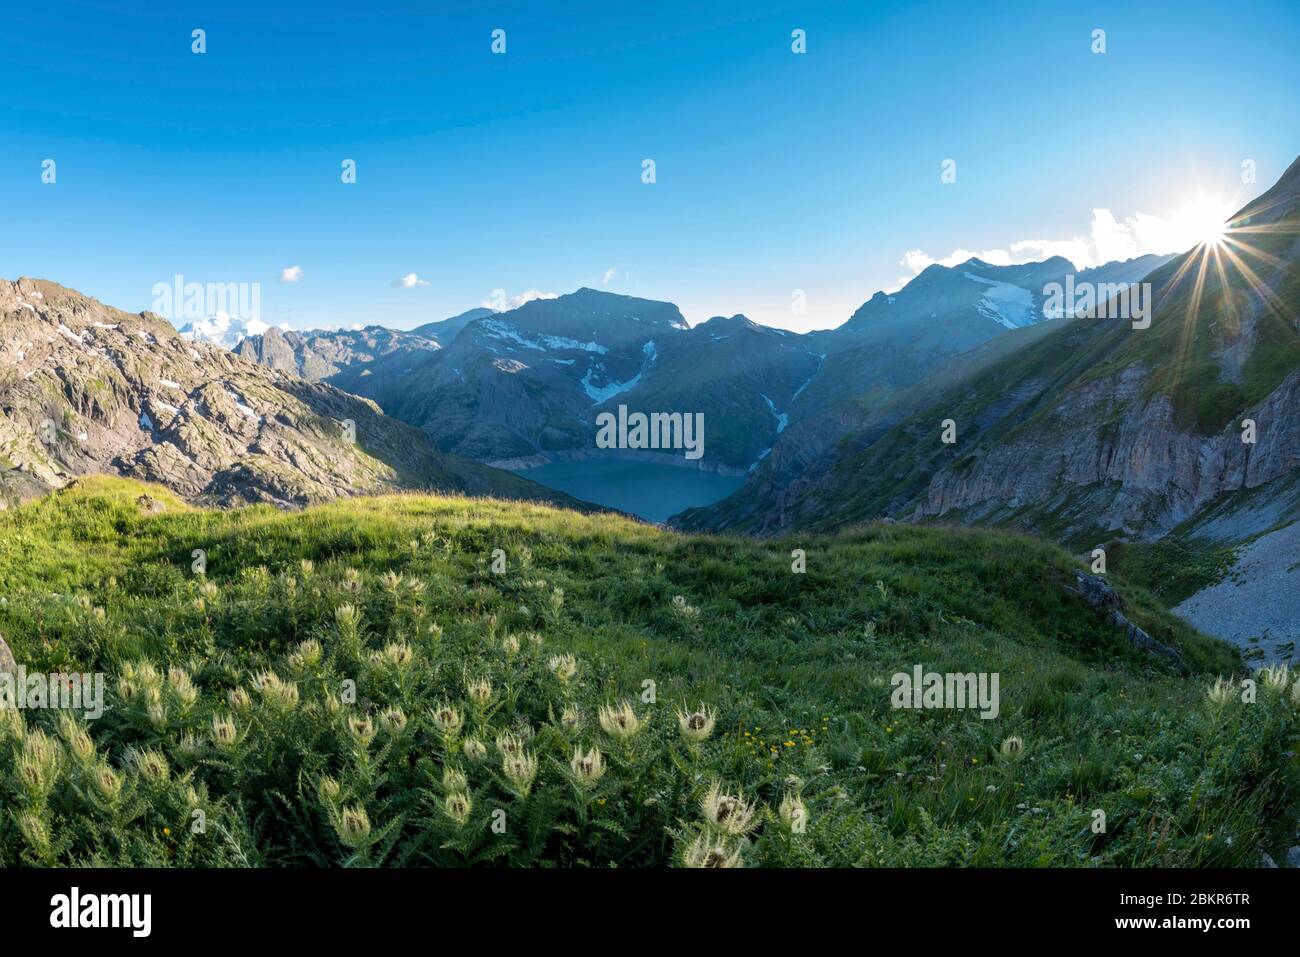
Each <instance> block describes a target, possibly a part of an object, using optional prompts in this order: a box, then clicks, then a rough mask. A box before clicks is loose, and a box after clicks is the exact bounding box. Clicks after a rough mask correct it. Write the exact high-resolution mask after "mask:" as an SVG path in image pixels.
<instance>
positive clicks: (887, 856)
mask: <svg viewBox="0 0 1300 957" xmlns="http://www.w3.org/2000/svg"><path fill="white" fill-rule="evenodd" d="M145 490H146V488H145V487H144V486H141V485H140V484H138V483H132V482H127V481H122V480H113V479H89V480H85V481H83V482H82V483H80V484H79V485H78V487H76V488H74V489H72V490H69V491H65V492H63V493H58V494H55V495H52V496H49V497H47V498H45V499H42V500H40V501H37V502H34V503H32V504H29V505H27V506H25V507H23V508H21V509H18V510H16V511H11V512H9V513H7V514H5V515H3V516H0V594H2V595H3V596H4V597H5V601H4V603H3V604H0V634H3V635H4V636H5V638H6V639H7V640H8V641H9V643H10V644H11V646H12V648H13V650H14V653H15V656H16V657H17V659H18V660H19V661H21V662H24V663H25V664H26V666H27V668H28V670H29V671H41V672H53V671H63V670H72V669H76V670H78V671H102V672H104V673H105V674H106V675H107V678H108V686H109V693H108V704H109V708H110V710H109V711H108V712H107V713H106V714H105V716H104V717H103V718H102V719H100V720H98V721H95V722H90V723H89V724H88V725H85V726H80V725H78V724H76V723H75V722H69V721H68V720H67V719H66V716H64V717H62V718H61V719H58V720H56V717H55V716H54V715H52V714H51V713H49V712H37V711H30V712H13V711H8V712H0V808H3V810H2V811H0V866H7V865H13V864H19V863H22V864H46V865H49V864H141V865H163V866H166V865H188V866H202V865H254V866H283V865H338V864H349V865H374V864H381V863H382V864H408V865H423V864H436V865H457V864H466V863H477V864H495V865H547V866H653V865H664V864H671V863H682V862H684V861H687V860H689V859H691V858H692V854H691V848H692V846H696V847H697V850H698V849H699V848H720V849H721V850H720V853H719V857H720V858H721V859H730V855H733V854H738V855H739V857H738V859H739V860H741V861H743V862H744V863H747V864H750V865H768V866H812V865H897V866H925V865H988V866H997V865H1003V864H1009V865H1026V866H1039V865H1065V866H1093V865H1121V866H1148V865H1150V866H1202V865H1224V866H1237V865H1247V866H1248V865H1252V864H1253V863H1255V861H1256V859H1257V857H1258V849H1259V848H1260V847H1261V846H1268V847H1272V848H1276V847H1278V846H1280V845H1281V844H1282V843H1283V842H1285V841H1287V840H1288V839H1289V838H1291V836H1292V835H1293V834H1294V830H1293V828H1294V820H1293V817H1292V814H1293V807H1292V804H1293V796H1294V793H1295V790H1294V789H1295V784H1296V781H1295V769H1294V767H1293V764H1292V762H1291V759H1289V758H1288V757H1287V754H1288V753H1289V752H1293V751H1294V750H1295V736H1296V730H1297V716H1296V708H1295V706H1294V704H1293V703H1292V702H1291V700H1290V696H1289V694H1288V693H1287V692H1286V691H1285V690H1283V691H1277V690H1267V689H1263V688H1261V690H1260V694H1259V699H1258V700H1257V701H1256V702H1255V703H1253V704H1244V703H1242V702H1241V701H1240V700H1238V698H1237V697H1236V696H1235V695H1234V696H1232V698H1231V700H1229V701H1226V702H1221V703H1219V704H1215V703H1213V702H1211V701H1210V700H1208V698H1207V695H1206V690H1207V687H1209V685H1210V683H1211V680H1212V676H1214V675H1218V674H1224V675H1227V674H1232V673H1242V672H1243V671H1244V669H1243V666H1242V663H1241V660H1240V658H1239V657H1238V656H1237V654H1236V652H1235V651H1233V650H1232V649H1231V648H1229V647H1228V646H1227V645H1224V644H1222V643H1220V642H1216V641H1213V640H1211V639H1208V638H1205V637H1204V636H1201V635H1198V634H1196V633H1195V632H1193V631H1192V630H1191V629H1190V628H1189V627H1188V626H1187V625H1185V624H1183V623H1181V622H1180V621H1178V620H1177V619H1175V618H1173V617H1172V616H1170V615H1169V614H1168V613H1167V612H1165V611H1164V610H1163V609H1161V608H1160V607H1159V606H1158V604H1157V602H1156V601H1155V600H1154V599H1153V598H1151V597H1150V596H1147V595H1146V594H1145V593H1142V592H1134V593H1132V594H1131V595H1130V596H1129V603H1128V614H1129V615H1130V616H1131V617H1132V618H1133V619H1134V620H1135V621H1137V622H1138V623H1139V624H1140V625H1141V626H1142V627H1143V628H1145V629H1146V630H1147V631H1149V632H1150V633H1151V634H1152V635H1153V636H1155V637H1157V638H1158V639H1160V640H1161V641H1165V642H1166V643H1169V644H1172V645H1175V646H1177V647H1178V648H1179V649H1180V650H1181V651H1182V653H1183V655H1184V657H1185V658H1186V660H1187V661H1188V662H1189V664H1190V666H1191V669H1192V671H1193V673H1192V674H1180V673H1176V672H1174V671H1172V670H1170V668H1169V667H1167V666H1166V665H1165V664H1164V663H1162V662H1159V661H1156V660H1153V659H1149V658H1146V657H1143V656H1142V655H1141V654H1139V653H1138V652H1136V651H1134V650H1133V649H1132V648H1130V647H1129V645H1128V644H1127V642H1126V640H1125V639H1124V637H1123V636H1122V635H1121V634H1120V632H1119V630H1118V629H1117V628H1115V627H1114V626H1113V625H1111V624H1109V623H1108V622H1106V621H1105V620H1103V619H1102V618H1101V617H1100V616H1099V615H1097V614H1096V613H1095V612H1093V611H1092V610H1091V609H1089V608H1088V607H1087V606H1086V605H1085V604H1084V603H1083V601H1082V599H1081V598H1080V597H1079V596H1077V595H1076V594H1074V593H1073V592H1072V591H1070V590H1069V587H1068V586H1070V585H1071V584H1072V583H1073V576H1074V572H1075V570H1076V568H1078V567H1080V566H1078V565H1077V563H1076V562H1075V561H1074V560H1073V559H1071V558H1070V557H1069V556H1068V555H1067V554H1066V553H1065V552H1063V551H1061V550H1060V549H1057V548H1055V547H1053V546H1050V545H1047V544H1045V543H1043V542H1041V541H1037V540H1034V539H1030V538H1026V537H1022V536H1018V535H1015V534H1012V533H1008V532H990V531H983V530H973V529H947V528H935V527H911V526H899V525H872V526H866V527H862V528H859V529H854V530H851V531H848V532H845V533H843V534H840V535H836V536H806V537H802V538H798V539H785V540H780V541H754V540H747V539H739V538H721V537H703V536H699V537H691V536H680V535H675V534H672V533H669V532H665V531H662V530H659V529H656V528H653V527H650V526H646V525H641V524H637V523H633V522H630V521H627V520H625V519H621V518H619V517H616V516H612V515H592V516H584V515H579V514H576V513H572V512H564V511H559V510H554V509H550V508H546V507H543V506H537V505H529V504H519V503H506V502H497V501H488V500H467V499H457V498H436V497H426V496H414V495H409V496H405V495H403V496H388V497H383V498H372V499H356V500H351V501H347V502H340V503H336V504H331V505H325V506H320V507H315V508H311V509H308V510H306V511H303V512H296V513H286V512H280V511H276V510H273V509H270V508H267V507H256V508H247V509H241V510H236V511H230V512H216V511H206V510H199V509H193V508H189V507H187V506H185V505H183V504H182V503H180V502H179V501H177V500H176V499H175V498H174V497H172V496H171V495H170V494H169V493H167V492H166V491H164V490H162V489H158V488H154V487H149V488H148V489H147V491H148V494H150V495H151V496H153V497H154V498H156V499H159V500H161V501H163V502H164V503H165V504H166V510H165V511H164V512H162V513H154V514H148V513H146V512H145V511H143V510H142V509H141V508H140V507H139V506H138V505H137V504H136V499H137V497H138V496H139V495H140V494H141V493H142V492H143V491H145ZM498 548H499V549H502V550H503V551H504V553H505V556H506V571H505V574H495V573H494V572H493V569H492V560H493V559H492V552H493V550H494V549H498ZM794 548H802V549H804V550H805V551H806V555H807V573H806V574H802V575H800V574H793V573H792V572H791V556H790V552H791V550H792V549H794ZM196 549H201V550H203V551H204V552H205V553H206V561H207V569H206V574H205V575H198V574H195V573H193V571H192V570H191V565H192V562H193V560H194V559H193V558H192V555H193V552H194V551H195V550H196ZM304 562H305V563H306V564H304ZM340 609H342V610H340ZM349 609H351V610H349ZM564 655H572V656H573V658H574V661H575V664H576V674H575V675H574V676H573V677H572V678H570V679H569V680H567V681H565V680H563V679H562V678H560V677H559V676H557V675H556V674H555V673H554V669H555V668H556V667H560V669H561V670H563V667H562V663H561V662H557V661H555V660H554V659H557V658H560V656H564ZM916 664H921V665H923V666H924V667H925V669H926V670H929V671H938V672H996V673H998V674H999V676H1000V690H1001V701H1000V714H999V716H998V718H996V719H995V720H984V719H981V718H980V716H979V714H978V713H977V712H975V711H960V710H929V711H911V710H894V709H892V708H891V706H890V693H891V687H890V676H891V675H892V674H894V673H895V672H899V671H903V672H910V671H911V669H912V667H913V665H916ZM268 672H272V673H274V675H275V678H274V679H266V678H259V676H263V675H265V674H266V673H268ZM348 681H352V682H355V688H356V698H355V703H349V701H348V699H347V690H348V687H349V686H348V685H347V684H346V683H345V682H348ZM481 681H486V682H488V684H489V685H490V692H489V693H488V694H487V695H486V696H485V697H484V699H483V700H482V701H481V702H480V703H475V701H474V698H473V695H472V693H471V689H472V688H473V687H475V686H476V684H477V683H478V682H481ZM258 685H261V688H260V690H259V688H258ZM290 687H291V688H292V690H288V689H289V688H290ZM191 688H192V689H193V690H191ZM650 689H653V695H652V694H651V690H650ZM232 696H233V698H232ZM652 699H653V700H652ZM622 700H627V701H628V702H630V706H631V708H632V709H633V710H634V712H635V713H636V715H637V717H638V720H639V722H640V723H641V725H642V726H641V727H640V728H639V730H638V731H637V732H636V733H635V734H634V735H632V736H631V737H630V738H628V739H626V740H624V739H621V738H619V737H618V736H616V735H614V734H611V733H610V731H609V730H607V729H605V728H602V726H601V723H600V722H599V721H598V718H597V714H598V710H599V709H600V707H601V706H602V705H610V704H614V703H616V702H619V701H622ZM444 705H450V706H452V707H454V708H455V709H457V711H458V712H459V714H460V715H461V717H462V719H463V726H462V727H460V728H459V729H456V730H455V731H450V730H447V729H445V728H440V727H439V726H438V722H437V719H436V715H437V712H438V709H439V708H440V707H442V706H444ZM701 705H704V706H707V709H709V710H710V711H712V712H713V713H715V714H716V725H715V726H713V727H712V729H711V732H710V733H709V735H708V736H707V738H706V739H705V740H703V741H693V740H689V739H687V738H686V737H685V736H684V735H683V734H682V733H681V732H680V730H679V727H678V719H677V716H676V714H675V712H676V711H677V710H678V709H682V708H689V709H692V710H694V709H696V708H699V707H700V706H701ZM566 712H567V713H568V714H569V716H570V718H571V719H572V718H574V716H576V720H567V721H566V720H565V715H566ZM15 715H20V716H21V722H19V723H15V722H14V720H13V717H14V716H15ZM227 719H229V721H230V723H231V724H232V725H233V728H234V739H233V740H232V741H229V742H225V743H223V742H221V741H219V740H218V738H219V737H220V735H219V734H218V733H217V731H216V730H214V721H215V722H216V724H217V728H219V729H220V730H221V732H222V733H224V732H225V729H226V724H225V722H226V721H227ZM86 733H88V737H89V747H87V743H88V742H87V741H86V740H85V738H84V737H83V735H84V734H86ZM508 735H514V736H516V737H517V738H518V739H519V740H520V741H521V742H522V750H523V751H525V752H526V753H527V754H528V755H529V756H530V757H531V758H532V759H534V760H535V762H536V771H535V777H534V778H533V779H532V780H530V781H528V782H527V784H526V786H525V785H524V784H523V783H522V780H523V777H527V775H526V774H525V775H523V777H521V776H520V775H519V774H518V773H515V774H514V775H513V778H512V774H511V772H510V769H509V768H508V767H507V764H506V762H505V760H504V755H503V753H502V751H501V750H500V749H499V748H498V746H497V744H496V742H497V741H498V739H500V740H501V742H502V743H503V744H505V745H507V746H510V740H509V738H508V737H506V736H508ZM1013 736H1014V737H1018V738H1020V739H1021V740H1022V741H1023V744H1024V749H1023V752H1022V753H1020V754H1019V756H1016V757H1004V756H1003V755H1002V754H1001V750H1000V749H1001V746H1002V744H1003V742H1004V741H1005V740H1006V739H1008V738H1010V737H1013ZM470 739H472V740H474V741H478V742H482V743H483V745H484V746H485V747H484V748H483V752H482V753H480V751H479V749H478V748H477V747H476V746H475V745H473V744H469V743H467V742H469V741H470ZM574 747H581V749H582V751H583V753H584V754H586V753H587V752H588V751H589V750H590V749H592V748H596V749H599V751H600V752H601V754H602V759H603V762H604V766H605V768H606V771H605V773H604V775H603V776H602V777H601V778H600V779H599V781H597V782H595V783H594V784H584V783H583V782H582V781H580V780H579V778H578V777H577V776H576V775H575V773H574V772H573V770H572V769H571V767H570V759H571V758H572V754H573V749H574ZM33 768H35V770H33ZM106 770H107V772H108V775H107V778H105V771H106ZM516 771H517V769H516ZM462 776H463V777H462ZM105 781H107V783H103V782H105ZM113 782H117V784H116V786H115V785H114V784H113ZM714 782H720V783H721V786H722V788H723V790H724V791H726V792H729V793H731V794H743V795H744V798H745V800H746V801H748V802H750V803H751V804H752V805H753V808H754V814H753V818H752V820H751V821H750V822H749V824H748V826H747V827H746V828H745V831H746V833H745V834H743V835H729V834H727V833H725V832H726V827H725V823H726V822H725V821H724V822H723V824H719V823H717V822H716V821H714V822H712V823H710V822H708V821H706V820H705V819H704V817H705V814H704V811H703V810H702V808H701V800H702V799H704V798H706V797H707V795H708V791H709V789H710V787H711V785H712V784H713V783H714ZM105 788H106V789H107V790H105ZM449 795H466V796H468V803H469V807H468V810H467V811H466V812H465V813H464V815H462V814H461V807H462V805H460V804H459V802H460V800H461V799H460V798H459V797H455V798H449ZM449 800H450V802H451V803H450V805H449V804H448V801H449ZM796 801H797V802H800V803H801V805H802V806H803V807H804V808H805V809H806V813H807V827H806V829H805V830H803V831H802V832H795V831H793V830H792V829H791V827H789V826H788V823H787V821H785V820H783V816H782V813H781V807H782V806H783V805H784V807H785V809H786V814H785V817H786V818H789V816H790V811H791V809H792V808H793V807H795V806H796ZM1096 810H1100V811H1103V812H1104V814H1105V819H1106V828H1105V830H1104V832H1100V833H1097V832H1094V830H1093V829H1092V827H1090V825H1091V824H1092V822H1093V820H1094V811H1096ZM195 811H200V812H202V822H203V827H202V829H201V832H200V833H195V825H194V822H195V818H194V816H193V814H194V812H195ZM453 812H455V813H454V814H453ZM462 817H463V820H462V819H461V818H462ZM740 817H743V812H740V811H737V812H735V813H734V814H733V815H732V816H731V817H730V818H729V820H736V819H737V818H740ZM363 822H364V823H363ZM494 822H498V823H499V824H500V823H504V832H502V833H498V832H497V830H494V829H493V826H492V825H493V823H494ZM697 840H698V841H699V842H700V843H699V844H698V845H697V844H696V842H697ZM1288 846H1289V845H1288Z"/></svg>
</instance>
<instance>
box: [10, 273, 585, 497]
mask: <svg viewBox="0 0 1300 957" xmlns="http://www.w3.org/2000/svg"><path fill="white" fill-rule="evenodd" d="M0 331H2V332H3V335H0V500H4V501H11V500H22V499H25V498H28V497H31V496H32V495H36V494H39V493H41V492H44V491H46V490H49V489H52V488H58V487H61V486H63V485H65V484H66V483H67V482H69V481H71V480H72V479H75V478H76V477H77V476H80V475H86V474H92V473H100V472H108V473H115V474H119V475H124V476H128V477H133V478H139V479H145V480H149V481H154V482H159V483H161V484H164V485H166V486H168V487H170V488H172V489H173V490H175V491H176V492H178V493H179V494H181V495H182V496H184V497H185V498H187V499H189V500H191V501H195V502H202V503H208V504H217V505H231V504H237V503H242V502H268V503H272V504H276V505H281V506H289V505H305V504H308V503H311V502H315V501H322V500H326V499H331V498H337V497H340V496H347V495H356V494H361V493H364V492H380V491H393V490H397V489H425V490H442V491H458V492H468V493H471V494H479V495H494V496H499V497H503V498H526V499H537V500H542V501H548V502H555V503H562V504H565V505H568V506H571V507H580V508H586V507H587V506H586V505H585V504H584V503H579V502H576V501H575V500H573V499H571V498H569V497H568V496H566V495H563V494H561V493H558V492H554V491H553V490H551V489H547V488H544V487H542V486H539V485H536V484H534V483H532V482H528V481H525V480H523V479H520V478H518V477H517V476H514V475H512V474H510V473H508V472H502V471H500V470H497V469H492V468H488V467H486V466H484V465H481V464H479V463H477V462H471V461H469V460H467V459H462V458H457V457H455V456H450V455H446V454H444V453H442V452H440V451H438V450H437V449H436V448H435V447H434V445H433V443H432V442H431V441H430V439H429V437H428V436H427V434H426V433H424V432H422V431H421V430H419V429H416V428H414V427H412V426H410V425H407V424H405V423H403V422H401V421H399V420H397V419H394V418H392V417H390V416H386V415H384V414H383V412H382V411H381V410H380V409H379V407H378V406H376V405H375V403H374V402H371V401H369V400H367V399H364V398H360V397H358V396H355V395H352V394H349V393H347V392H344V391H342V390H341V389H338V388H336V387H334V386H332V385H328V384H326V383H323V382H311V381H308V380H306V379H303V378H300V377H298V376H297V375H294V374H292V373H290V372H285V371H281V370H279V369H272V368H267V367H265V366H262V365H258V364H256V363H253V362H249V361H247V360H245V359H244V358H242V357H241V356H239V355H236V354H234V353H232V352H230V351H228V350H226V349H224V348H221V347H219V346H216V345H213V344H211V343H208V342H205V341H194V340H190V339H187V338H186V337H185V336H183V335H182V334H181V333H180V332H178V331H177V330H176V329H175V328H174V327H173V326H172V325H171V324H170V323H169V322H167V321H166V320H164V319H162V318H161V317H159V316H157V315H154V314H152V313H149V312H143V313H127V312H122V311H121V310H118V309H113V308H111V307H109V306H106V305H104V304H102V303H100V302H98V301H96V300H94V299H92V298H90V297H88V296H84V295H82V294H81V293H78V292H74V291H72V290H70V289H65V288H64V287H62V286H59V285H57V284H56V283H53V282H47V281H44V280H34V279H26V278H24V279H19V280H17V281H14V282H9V281H3V280H0Z"/></svg>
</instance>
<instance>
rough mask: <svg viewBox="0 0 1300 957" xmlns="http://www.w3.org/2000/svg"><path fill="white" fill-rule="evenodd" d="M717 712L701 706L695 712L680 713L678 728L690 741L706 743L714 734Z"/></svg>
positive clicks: (678, 714) (678, 715)
mask: <svg viewBox="0 0 1300 957" xmlns="http://www.w3.org/2000/svg"><path fill="white" fill-rule="evenodd" d="M716 720H717V712H715V711H714V710H713V709H712V708H711V707H709V706H708V705H704V704H701V705H700V706H699V708H697V709H696V710H695V711H678V712H677V728H678V730H679V731H681V734H682V737H684V738H686V739H687V740H688V741H706V740H708V737H709V735H711V734H712V733H713V725H714V723H715V721H716Z"/></svg>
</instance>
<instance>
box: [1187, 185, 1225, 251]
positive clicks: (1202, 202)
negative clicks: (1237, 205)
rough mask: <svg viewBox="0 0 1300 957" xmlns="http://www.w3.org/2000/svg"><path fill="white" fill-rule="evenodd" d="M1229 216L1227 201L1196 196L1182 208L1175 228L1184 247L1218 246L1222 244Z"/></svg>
mask: <svg viewBox="0 0 1300 957" xmlns="http://www.w3.org/2000/svg"><path fill="white" fill-rule="evenodd" d="M1231 215H1232V209H1231V207H1230V206H1229V204H1228V203H1227V201H1225V200H1221V199H1215V198H1212V197H1205V196H1198V197H1196V198H1195V199H1194V200H1191V201H1190V202H1188V203H1187V205H1185V206H1184V207H1183V210H1182V212H1181V213H1180V214H1179V216H1178V218H1177V220H1176V221H1175V228H1176V230H1177V234H1178V236H1179V238H1180V239H1181V240H1182V242H1183V245H1184V246H1185V247H1197V246H1211V247H1213V246H1218V245H1219V244H1220V243H1222V242H1223V236H1224V233H1225V232H1227V229H1228V217H1229V216H1231Z"/></svg>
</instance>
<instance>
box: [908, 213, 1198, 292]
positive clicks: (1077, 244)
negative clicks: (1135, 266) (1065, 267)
mask: <svg viewBox="0 0 1300 957" xmlns="http://www.w3.org/2000/svg"><path fill="white" fill-rule="evenodd" d="M1190 245H1191V243H1190V242H1189V241H1188V239H1187V231H1186V227H1185V224H1183V223H1180V222H1177V221H1174V220H1170V219H1165V218H1163V217H1161V216H1156V215H1153V214H1151V213H1136V214H1134V215H1133V216H1129V217H1127V218H1126V219H1125V220H1124V221H1123V222H1120V221H1119V220H1117V219H1116V218H1115V214H1114V213H1112V212H1111V211H1110V210H1109V209H1094V210H1093V211H1092V224H1091V225H1090V226H1089V229H1088V234H1087V235H1085V236H1073V237H1071V238H1069V239H1021V240H1018V241H1016V242H1014V243H1011V244H1010V245H1009V246H1007V247H1006V248H1005V249H1003V248H997V249H985V250H983V251H980V252H975V251H973V250H970V249H954V250H953V251H952V252H951V253H949V254H948V255H947V256H944V257H942V258H937V259H936V258H935V257H933V256H931V255H929V254H928V253H926V252H925V251H924V250H921V249H910V250H908V251H907V252H905V253H904V254H903V258H902V259H900V260H899V265H900V266H906V267H907V268H908V269H909V270H911V275H910V276H900V277H899V279H898V281H897V283H896V284H895V285H894V287H893V288H892V289H887V290H885V291H886V292H896V291H898V290H899V289H901V288H902V287H903V286H905V285H906V284H907V283H908V282H909V281H910V280H911V279H912V277H913V276H916V275H917V274H919V273H920V272H921V271H922V270H923V269H925V268H926V267H927V266H931V265H933V264H934V263H938V264H939V265H941V266H956V265H959V264H960V263H964V262H965V261H966V260H968V259H970V258H971V257H975V258H976V259H982V260H984V261H985V262H986V263H989V264H991V265H994V266H1013V265H1017V264H1019V263H1030V262H1041V261H1042V260H1044V259H1049V258H1051V257H1052V256H1064V257H1065V258H1066V259H1068V260H1070V262H1072V263H1074V265H1075V266H1076V267H1078V268H1079V269H1088V268H1090V267H1092V266H1100V265H1101V264H1102V263H1108V262H1112V261H1114V260H1116V259H1132V258H1134V257H1135V256H1145V255H1147V254H1148V253H1157V254H1164V253H1176V252H1182V251H1183V250H1185V249H1187V248H1189V247H1190Z"/></svg>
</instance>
